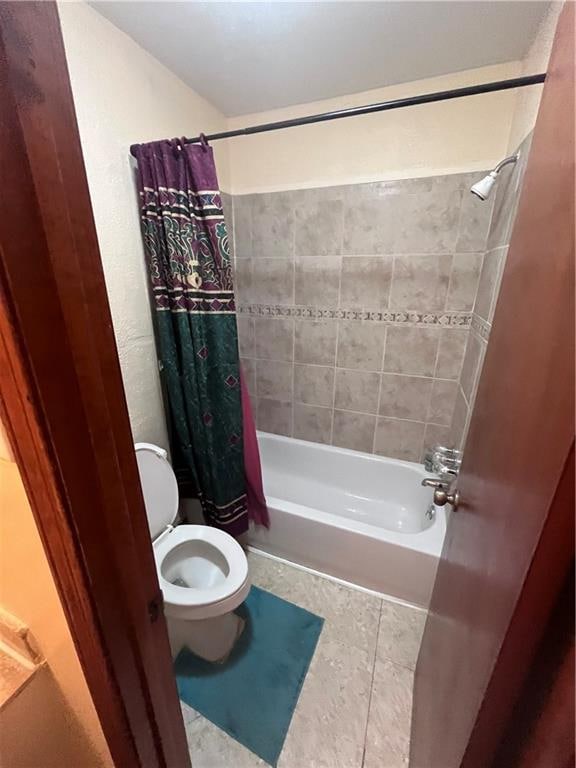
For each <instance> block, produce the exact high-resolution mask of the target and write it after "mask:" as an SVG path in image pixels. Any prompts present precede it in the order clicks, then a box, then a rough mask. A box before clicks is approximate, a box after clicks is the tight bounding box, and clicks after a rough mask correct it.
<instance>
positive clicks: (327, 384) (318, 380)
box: [294, 365, 334, 408]
mask: <svg viewBox="0 0 576 768" xmlns="http://www.w3.org/2000/svg"><path fill="white" fill-rule="evenodd" d="M333 396H334V368H329V367H327V366H323V365H295V366H294V400H295V401H296V402H299V403H306V404H308V405H323V406H327V407H330V408H331V407H332V400H333Z"/></svg>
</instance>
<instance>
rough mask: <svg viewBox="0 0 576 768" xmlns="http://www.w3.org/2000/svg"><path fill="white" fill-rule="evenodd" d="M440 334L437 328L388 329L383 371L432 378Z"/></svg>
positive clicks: (396, 327)
mask: <svg viewBox="0 0 576 768" xmlns="http://www.w3.org/2000/svg"><path fill="white" fill-rule="evenodd" d="M440 334H441V331H440V329H439V328H402V327H400V326H394V327H390V328H388V331H387V334H386V350H385V353H384V371H385V372H387V373H412V374H417V375H421V376H433V375H434V369H435V368H436V356H437V353H438V343H439V341H440Z"/></svg>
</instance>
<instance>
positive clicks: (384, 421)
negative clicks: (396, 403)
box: [374, 416, 426, 461]
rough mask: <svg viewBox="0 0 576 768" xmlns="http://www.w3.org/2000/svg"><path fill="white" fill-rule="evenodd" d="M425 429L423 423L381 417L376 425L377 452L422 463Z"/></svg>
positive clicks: (375, 445) (375, 444)
mask: <svg viewBox="0 0 576 768" xmlns="http://www.w3.org/2000/svg"><path fill="white" fill-rule="evenodd" d="M425 427H426V425H425V424H424V423H423V422H419V421H399V420H397V419H390V418H384V417H382V416H381V417H380V418H379V419H378V423H377V425H376V440H375V443H374V447H375V452H376V453H378V454H380V455H382V456H391V457H392V458H395V459H403V460H405V461H420V455H421V453H422V444H423V441H424V429H425Z"/></svg>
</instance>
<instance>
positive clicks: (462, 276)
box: [446, 253, 483, 312]
mask: <svg viewBox="0 0 576 768" xmlns="http://www.w3.org/2000/svg"><path fill="white" fill-rule="evenodd" d="M482 259H483V257H482V254H481V253H456V254H455V255H454V259H453V261H452V272H451V273H450V285H449V286H448V295H447V296H446V310H448V311H463V312H471V311H472V309H473V307H474V301H475V299H476V291H477V290H478V280H479V278H480V269H481V267H482Z"/></svg>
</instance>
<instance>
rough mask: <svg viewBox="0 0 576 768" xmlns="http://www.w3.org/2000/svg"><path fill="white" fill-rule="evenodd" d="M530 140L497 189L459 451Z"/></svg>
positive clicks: (467, 363)
mask: <svg viewBox="0 0 576 768" xmlns="http://www.w3.org/2000/svg"><path fill="white" fill-rule="evenodd" d="M531 140H532V134H530V135H529V136H527V137H526V139H525V140H524V141H523V142H522V144H521V145H520V147H519V149H518V151H519V152H520V159H519V161H518V163H517V165H515V166H508V167H507V168H505V169H504V170H503V171H502V175H501V177H500V179H499V181H498V187H497V189H496V194H495V200H494V209H493V213H492V219H491V223H490V228H489V231H488V237H487V239H486V251H485V253H484V255H483V258H482V270H481V272H480V280H479V283H478V291H477V295H476V301H475V302H474V310H473V313H472V322H471V327H470V332H469V336H468V343H467V346H466V354H465V355H464V361H463V365H462V370H461V373H460V377H459V382H458V393H457V396H456V404H455V408H454V414H453V419H452V428H451V435H450V436H451V439H452V440H453V441H454V442H455V443H456V444H457V445H459V446H460V447H462V446H463V444H464V442H465V440H466V435H467V433H468V426H469V422H470V416H471V413H472V409H473V407H474V401H475V399H476V392H477V390H478V382H479V380H480V374H481V372H482V365H483V363H484V356H485V354H486V349H487V346H488V340H489V337H490V331H491V329H492V320H493V318H494V310H495V308H496V302H497V300H498V293H499V290H500V282H501V280H502V274H503V271H504V266H505V263H506V255H507V253H508V245H509V243H510V237H511V235H512V228H513V225H514V220H515V218H516V212H517V209H518V203H519V199H520V191H521V188H522V182H523V179H524V171H525V169H526V163H527V161H528V154H529V152H530V143H531Z"/></svg>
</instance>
